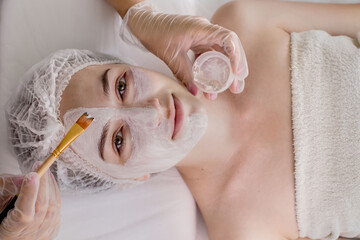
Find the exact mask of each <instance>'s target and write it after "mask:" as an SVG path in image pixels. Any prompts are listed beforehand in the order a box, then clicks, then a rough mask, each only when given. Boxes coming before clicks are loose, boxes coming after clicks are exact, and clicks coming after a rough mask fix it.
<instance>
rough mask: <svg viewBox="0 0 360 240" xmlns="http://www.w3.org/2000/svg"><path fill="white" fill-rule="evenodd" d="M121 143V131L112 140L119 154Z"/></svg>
mask: <svg viewBox="0 0 360 240" xmlns="http://www.w3.org/2000/svg"><path fill="white" fill-rule="evenodd" d="M122 143H123V136H122V133H121V131H119V132H117V133H116V136H115V138H114V145H115V148H116V150H117V151H118V153H119V154H120V152H121V147H122Z"/></svg>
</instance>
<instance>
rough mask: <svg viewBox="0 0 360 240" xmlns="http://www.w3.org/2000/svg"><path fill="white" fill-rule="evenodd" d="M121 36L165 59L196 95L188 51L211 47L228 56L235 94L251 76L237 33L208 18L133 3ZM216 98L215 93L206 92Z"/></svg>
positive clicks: (196, 54) (208, 96) (196, 51)
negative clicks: (158, 9)
mask: <svg viewBox="0 0 360 240" xmlns="http://www.w3.org/2000/svg"><path fill="white" fill-rule="evenodd" d="M120 36H121V37H122V38H123V39H124V40H125V41H126V42H128V43H132V44H135V45H137V46H139V47H145V48H146V49H148V50H149V51H150V52H152V53H153V54H155V55H156V56H157V57H159V58H160V59H162V60H163V61H164V62H165V63H166V64H167V65H168V67H169V68H170V69H171V71H172V72H173V73H174V75H175V76H176V77H177V78H178V79H179V80H180V81H181V82H182V83H183V84H184V85H185V86H186V87H187V88H188V90H189V91H190V92H191V93H192V94H193V95H196V94H197V92H198V89H197V88H196V86H195V85H194V81H193V73H192V62H191V61H190V59H189V57H188V55H187V52H188V51H189V50H192V51H193V52H194V53H195V56H199V55H200V54H201V53H203V52H205V51H209V50H216V51H219V52H222V53H224V54H225V55H226V56H228V57H229V59H230V62H231V67H232V71H233V74H234V76H235V78H234V80H233V82H232V84H231V86H230V87H229V89H230V91H231V92H232V93H240V92H242V90H243V89H244V83H245V82H244V79H245V78H246V77H247V75H248V67H247V63H246V57H245V53H244V51H243V48H242V45H241V43H240V40H239V38H238V36H237V35H236V34H235V33H234V32H232V31H230V30H228V29H226V28H223V27H221V26H219V25H215V24H211V23H210V22H209V21H208V20H207V19H206V18H203V17H196V16H186V15H174V14H172V15H170V14H164V13H160V12H157V11H155V10H153V8H152V7H151V5H150V4H149V3H148V2H147V1H143V2H140V3H138V4H135V5H133V6H132V7H131V8H130V9H129V10H128V11H127V13H126V15H125V17H124V19H123V24H122V26H121V29H120ZM205 96H206V97H207V98H208V99H215V98H216V94H211V95H210V94H205Z"/></svg>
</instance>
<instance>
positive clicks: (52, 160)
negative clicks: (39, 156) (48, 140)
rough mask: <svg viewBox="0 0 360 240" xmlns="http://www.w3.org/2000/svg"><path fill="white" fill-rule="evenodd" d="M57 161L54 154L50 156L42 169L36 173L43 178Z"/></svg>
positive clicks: (42, 165)
mask: <svg viewBox="0 0 360 240" xmlns="http://www.w3.org/2000/svg"><path fill="white" fill-rule="evenodd" d="M55 160H56V157H55V156H54V155H53V154H50V156H49V157H48V158H47V159H46V160H45V161H44V162H43V164H41V166H40V168H39V169H38V170H37V171H36V173H37V174H38V175H39V177H40V178H41V177H42V175H44V173H45V172H46V171H47V170H48V169H49V168H50V166H51V164H53V162H54V161H55Z"/></svg>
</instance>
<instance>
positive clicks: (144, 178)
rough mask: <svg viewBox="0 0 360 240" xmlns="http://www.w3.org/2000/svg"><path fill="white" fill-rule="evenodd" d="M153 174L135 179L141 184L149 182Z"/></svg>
mask: <svg viewBox="0 0 360 240" xmlns="http://www.w3.org/2000/svg"><path fill="white" fill-rule="evenodd" d="M150 176H151V174H150V173H148V174H145V175H144V176H142V177H138V178H135V180H136V181H141V182H144V181H146V180H148V179H149V178H150Z"/></svg>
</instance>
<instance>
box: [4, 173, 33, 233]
mask: <svg viewBox="0 0 360 240" xmlns="http://www.w3.org/2000/svg"><path fill="white" fill-rule="evenodd" d="M38 189H39V176H38V175H37V174H36V173H34V172H31V173H29V174H27V175H26V176H25V178H24V181H23V184H22V186H21V190H20V194H19V197H18V199H17V200H16V202H15V207H14V209H12V210H10V211H9V213H8V215H7V217H6V218H5V219H4V220H3V222H2V223H1V225H0V236H12V235H13V234H14V233H15V234H16V233H21V232H22V231H23V230H24V229H25V228H27V226H28V225H29V224H31V222H32V221H33V219H34V214H35V201H36V198H37V193H38Z"/></svg>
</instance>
